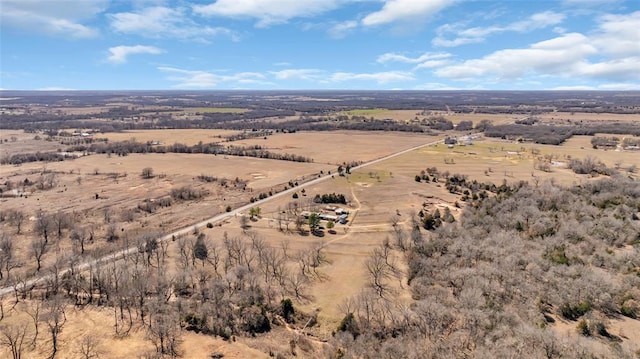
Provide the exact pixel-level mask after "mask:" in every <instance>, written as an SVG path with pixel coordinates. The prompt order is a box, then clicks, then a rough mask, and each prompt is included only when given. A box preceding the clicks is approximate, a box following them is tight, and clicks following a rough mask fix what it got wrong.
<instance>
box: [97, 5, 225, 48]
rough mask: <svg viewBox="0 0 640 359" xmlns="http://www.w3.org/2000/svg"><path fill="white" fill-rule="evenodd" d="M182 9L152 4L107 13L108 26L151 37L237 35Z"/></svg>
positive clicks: (204, 39)
mask: <svg viewBox="0 0 640 359" xmlns="http://www.w3.org/2000/svg"><path fill="white" fill-rule="evenodd" d="M186 11H187V9H185V8H176V9H172V8H168V7H164V6H154V7H148V8H144V9H141V10H140V11H138V12H122V13H116V14H109V15H108V18H109V20H110V25H111V28H112V29H113V30H115V31H116V32H120V33H127V34H136V35H142V36H146V37H152V38H165V37H174V38H179V39H194V40H203V41H208V40H209V38H211V37H215V36H219V35H226V36H229V37H231V38H232V39H233V40H237V39H238V35H237V34H236V33H235V32H233V31H231V30H229V29H227V28H224V27H211V26H205V25H202V24H198V23H196V22H195V21H194V20H193V19H191V18H189V16H188V14H187V12H186Z"/></svg>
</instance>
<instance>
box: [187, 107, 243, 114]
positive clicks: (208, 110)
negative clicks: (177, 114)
mask: <svg viewBox="0 0 640 359" xmlns="http://www.w3.org/2000/svg"><path fill="white" fill-rule="evenodd" d="M184 111H185V112H199V113H245V112H247V111H249V110H248V109H246V108H239V107H191V108H185V109H184Z"/></svg>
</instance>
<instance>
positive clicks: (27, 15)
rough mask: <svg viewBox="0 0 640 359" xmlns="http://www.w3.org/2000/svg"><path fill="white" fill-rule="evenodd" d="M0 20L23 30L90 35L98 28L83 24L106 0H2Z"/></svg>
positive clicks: (97, 12) (106, 2)
mask: <svg viewBox="0 0 640 359" xmlns="http://www.w3.org/2000/svg"><path fill="white" fill-rule="evenodd" d="M1 5H2V11H0V22H2V23H3V25H7V26H10V27H15V28H20V29H23V30H26V31H33V32H41V33H45V34H49V35H56V36H69V37H72V38H91V37H95V36H97V35H98V30H97V29H95V28H93V27H90V26H87V25H84V24H83V22H86V21H88V20H91V19H93V18H94V17H95V16H96V15H98V14H99V13H101V12H102V11H104V10H105V9H106V8H107V5H108V1H107V0H93V1H74V2H73V3H69V1H64V0H3V1H2V3H1Z"/></svg>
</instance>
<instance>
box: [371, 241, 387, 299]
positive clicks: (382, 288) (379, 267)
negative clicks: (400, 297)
mask: <svg viewBox="0 0 640 359" xmlns="http://www.w3.org/2000/svg"><path fill="white" fill-rule="evenodd" d="M365 267H366V269H367V272H368V273H369V280H370V283H369V285H370V286H371V287H372V288H373V289H374V290H375V291H376V293H377V294H378V295H379V296H380V297H384V296H385V294H386V293H387V291H388V290H389V285H388V283H386V281H387V279H388V278H389V277H390V273H389V268H388V266H387V264H386V263H385V260H384V258H383V257H382V256H381V255H379V253H377V252H375V251H374V253H372V255H371V256H369V258H368V259H367V260H366V262H365Z"/></svg>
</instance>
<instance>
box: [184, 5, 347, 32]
mask: <svg viewBox="0 0 640 359" xmlns="http://www.w3.org/2000/svg"><path fill="white" fill-rule="evenodd" d="M338 5H339V2H338V1H337V0H321V1H319V0H217V1H215V2H214V3H211V4H209V5H195V6H194V7H193V10H194V12H196V13H198V14H201V15H205V16H224V17H232V18H253V19H256V20H258V22H257V24H256V26H257V27H267V26H269V25H273V24H281V23H286V22H287V21H289V20H290V19H293V18H297V17H310V16H315V15H319V14H322V13H324V12H327V11H330V10H333V9H335V8H337V7H338Z"/></svg>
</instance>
